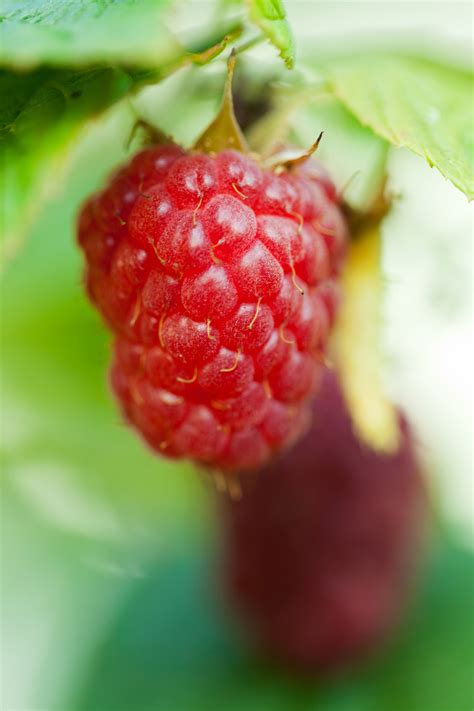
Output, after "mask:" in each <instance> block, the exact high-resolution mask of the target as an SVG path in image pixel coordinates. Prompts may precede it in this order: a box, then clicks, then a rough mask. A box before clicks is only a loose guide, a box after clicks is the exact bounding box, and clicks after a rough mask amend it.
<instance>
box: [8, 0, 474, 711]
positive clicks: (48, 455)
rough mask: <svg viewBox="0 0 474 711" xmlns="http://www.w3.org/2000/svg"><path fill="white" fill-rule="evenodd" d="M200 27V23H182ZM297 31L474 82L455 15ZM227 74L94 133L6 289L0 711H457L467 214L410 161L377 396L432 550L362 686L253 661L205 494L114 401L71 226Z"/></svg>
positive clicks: (387, 18)
mask: <svg viewBox="0 0 474 711" xmlns="http://www.w3.org/2000/svg"><path fill="white" fill-rule="evenodd" d="M206 9H207V6H206V3H195V6H194V13H196V14H199V13H200V12H201V10H202V11H204V10H206ZM288 11H289V16H290V21H291V23H292V26H293V29H294V32H295V35H296V37H297V40H298V46H301V51H302V53H303V54H304V52H305V51H309V50H311V49H312V48H313V46H314V45H315V44H318V46H319V47H320V48H321V51H323V50H326V51H330V49H331V46H333V45H337V43H339V44H340V43H341V42H345V41H347V35H348V33H350V35H351V41H352V43H353V44H354V46H361V45H363V46H366V45H367V42H369V43H370V41H371V39H370V38H373V41H374V44H375V41H376V42H377V44H378V45H380V43H381V41H383V38H384V37H385V38H387V41H388V38H390V41H391V42H392V43H394V44H396V45H400V46H404V47H407V48H408V49H410V48H414V46H415V45H420V43H421V44H422V49H423V51H425V52H426V53H430V54H432V55H435V56H438V57H441V58H449V59H450V60H452V61H456V62H458V63H463V62H466V61H468V60H466V57H467V56H468V54H469V47H470V40H469V34H468V33H469V19H470V17H471V14H472V11H471V10H470V7H469V4H468V3H459V2H454V3H453V2H451V3H448V2H445V3H444V2H438V3H433V2H422V3H416V2H410V3H406V2H387V3H386V2H375V3H364V2H335V3H328V2H325V3H310V2H290V3H288ZM188 22H189V25H190V26H192V22H193V16H192V15H191V16H190V17H189V19H188ZM418 49H420V46H418ZM254 56H255V59H254V60H252V59H250V60H249V68H248V71H249V72H250V73H252V72H254V71H255V70H254V68H253V67H254V64H252V61H253V62H255V61H256V59H258V60H259V62H260V64H259V67H260V69H259V71H260V72H261V73H262V75H265V73H270V74H271V69H272V57H271V56H269V55H268V51H267V50H266V49H265V48H264V47H262V48H259V49H258V50H256V52H255V55H254ZM222 67H223V65H222V63H217V64H216V65H212V66H211V67H209V68H206V69H203V70H197V69H193V70H189V69H186V70H184V71H181V72H179V73H178V75H176V76H175V77H173V78H172V79H170V80H167V81H165V82H164V84H163V85H160V86H159V87H158V88H150V89H147V90H145V91H144V92H143V93H142V95H141V96H140V97H138V98H137V99H134V101H133V110H132V106H131V103H130V102H125V103H124V104H123V105H121V106H119V107H118V108H117V109H114V110H113V111H112V112H109V114H108V115H107V116H106V117H105V118H104V119H102V120H100V121H97V122H96V124H95V125H94V126H93V127H92V129H91V130H90V132H89V134H88V136H87V137H86V138H85V139H84V140H83V141H81V143H80V145H78V147H77V152H76V155H75V157H74V160H73V163H72V169H71V171H70V174H69V177H68V178H67V180H65V181H64V182H63V184H62V185H61V188H60V191H59V194H58V195H57V197H56V198H55V200H54V201H53V202H51V203H50V204H48V206H47V207H46V208H45V209H44V211H43V213H42V214H41V215H40V217H39V218H38V220H37V221H36V224H35V227H34V229H33V231H32V233H31V235H30V236H29V239H28V241H27V243H26V246H25V247H24V249H22V251H21V252H20V253H19V254H18V255H17V256H16V257H15V259H14V260H12V261H11V262H10V263H9V264H8V266H7V268H6V271H5V274H4V275H3V279H2V327H1V337H2V356H1V357H2V361H1V381H2V382H1V387H2V417H1V430H2V431H1V435H2V470H3V472H4V474H3V476H2V484H1V486H2V490H1V494H2V504H1V513H2V521H1V545H2V558H1V561H2V562H1V633H2V659H1V667H2V673H1V686H2V697H1V698H2V709H5V711H40V710H41V711H43V710H44V711H53V710H54V709H58V710H59V709H61V711H65V710H67V711H72V710H73V709H74V710H76V709H77V711H79V710H81V711H115V709H117V710H118V709H127V711H132V710H133V711H145V710H151V709H159V710H160V711H168V710H169V711H178V710H179V711H181V709H185V710H187V709H190V710H192V709H215V708H222V709H226V710H227V709H236V710H237V709H239V710H240V709H245V710H247V709H263V708H265V709H266V708H268V709H285V710H288V711H289V710H290V709H291V710H293V709H315V710H318V711H375V710H377V711H470V709H472V708H473V706H474V688H473V681H472V679H473V672H474V668H473V666H474V665H473V662H474V619H473V607H472V603H473V595H474V561H473V555H472V552H471V551H472V545H473V541H474V539H473V511H472V506H473V501H472V493H473V491H472V479H471V476H472V471H471V470H472V459H471V446H470V436H469V435H470V429H471V425H472V419H471V407H472V401H471V394H470V393H471V388H472V379H471V376H472V337H471V331H470V323H471V312H470V308H471V291H470V289H471V272H470V262H471V260H469V259H467V256H468V255H469V254H471V246H470V231H471V228H472V211H471V210H470V208H469V206H468V204H467V202H466V200H465V198H464V196H463V195H462V194H461V193H459V192H457V191H456V190H455V189H454V188H453V187H452V186H451V185H450V184H448V183H447V182H446V181H445V180H444V179H443V178H441V176H440V175H439V174H438V173H436V172H434V171H430V170H429V168H428V167H427V165H426V164H425V163H424V162H423V161H422V160H421V159H419V158H416V157H414V156H412V155H410V154H408V153H407V152H405V151H403V150H400V151H396V152H392V153H391V154H390V159H389V168H390V187H391V188H392V189H393V190H394V192H395V193H397V194H399V198H398V199H397V201H396V202H395V205H394V209H393V212H392V214H391V215H390V217H389V218H388V220H387V221H386V223H385V225H384V233H383V236H384V270H385V274H386V290H385V306H384V323H385V326H384V339H385V346H386V353H387V363H386V373H385V375H386V380H387V383H388V384H389V387H390V390H391V392H392V395H393V397H394V399H395V400H396V401H397V402H398V403H399V404H401V405H402V406H403V407H404V408H405V409H406V411H407V412H408V414H409V416H410V418H411V420H412V422H413V424H414V427H415V429H416V431H417V435H418V438H419V440H420V446H421V452H422V456H423V459H424V462H425V466H426V469H427V474H428V478H429V482H430V488H431V489H432V491H433V499H434V502H435V508H436V519H437V521H438V526H437V528H438V529H439V530H438V531H437V532H436V534H435V535H434V540H433V545H432V551H431V554H430V557H429V561H428V562H427V564H426V569H425V570H424V572H423V583H422V585H421V588H420V592H419V595H418V598H417V601H416V603H415V605H414V608H413V610H412V612H411V615H410V616H409V618H408V619H407V621H406V622H405V624H404V626H403V628H402V629H401V630H400V631H399V633H398V634H397V636H396V639H395V640H394V641H393V644H392V645H391V647H389V648H388V649H386V650H384V651H383V653H382V654H381V655H380V657H379V658H377V659H376V660H375V661H374V662H373V663H372V664H371V665H369V666H368V667H367V668H364V669H362V670H360V671H357V672H354V673H353V674H348V675H347V676H346V677H344V678H342V679H340V680H338V681H337V682H332V683H328V684H323V683H320V684H315V683H309V682H304V683H303V682H298V681H296V680H294V679H291V678H287V677H285V676H284V675H282V673H281V672H278V671H276V670H272V669H270V668H267V667H265V666H263V665H261V664H260V663H257V662H256V661H255V660H253V659H252V658H249V657H248V655H247V653H246V650H245V646H244V644H243V642H242V640H241V639H240V635H239V630H238V629H236V628H235V626H234V625H233V623H232V621H231V620H230V619H229V617H228V615H227V614H226V612H225V608H224V605H223V603H222V599H221V594H220V589H219V581H218V578H217V567H216V560H217V558H218V554H219V538H218V528H217V526H216V522H215V520H214V513H213V504H214V501H213V498H214V494H213V492H211V491H210V490H209V489H208V488H207V487H206V485H205V484H204V483H203V482H202V481H201V480H200V479H199V477H198V476H196V473H195V472H194V471H193V470H192V467H191V466H189V465H186V464H176V463H172V464H171V463H169V462H167V461H166V460H160V459H157V458H155V457H154V456H152V455H151V454H150V453H149V452H148V451H147V450H146V449H145V447H144V446H143V445H142V444H141V442H140V441H139V440H138V439H137V438H136V437H135V435H134V434H133V433H132V432H130V431H129V430H128V429H126V428H125V427H124V426H123V425H122V424H121V422H120V418H119V416H118V413H117V411H116V409H115V407H114V405H113V403H112V401H111V398H110V396H109V393H108V389H107V384H106V376H105V372H106V368H107V362H108V357H109V346H108V341H109V338H108V335H107V333H106V332H105V331H104V329H103V328H102V325H101V323H100V321H99V318H98V316H97V315H96V313H95V312H94V311H93V310H92V308H90V306H89V304H88V303H87V301H86V299H85V296H84V294H83V290H82V287H81V258H80V255H79V252H78V250H77V248H76V246H75V243H74V221H75V215H76V212H77V208H78V205H79V203H80V201H81V200H82V199H83V198H84V197H85V196H86V195H87V194H88V193H89V192H91V191H92V190H93V189H95V188H96V187H98V185H99V184H100V182H101V180H102V179H103V176H104V175H105V174H106V173H107V172H108V171H109V170H110V169H111V168H112V167H113V166H115V165H116V164H117V162H119V161H120V160H121V159H123V158H124V157H125V155H126V149H125V147H124V145H125V143H124V137H125V136H126V135H127V133H128V132H129V130H130V127H131V125H132V123H133V121H134V116H135V115H136V112H139V113H141V114H143V115H145V116H149V117H150V118H155V120H156V121H157V122H158V123H159V124H160V125H161V127H162V128H164V129H165V130H171V131H172V133H173V134H174V135H175V136H176V138H177V139H179V140H182V141H184V142H185V143H189V142H190V141H191V140H192V139H193V138H194V137H195V136H196V135H198V134H199V132H200V130H201V128H202V127H204V126H205V125H206V123H207V121H208V120H209V119H210V117H211V116H212V115H213V113H214V112H215V110H216V106H217V103H218V96H219V89H218V87H219V86H220V83H221V80H222ZM163 106H166V107H167V111H166V112H163V109H162V107H163ZM325 111H326V109H325V107H324V106H323V104H321V105H320V106H317V107H316V109H315V110H314V113H313V114H311V115H310V116H309V115H308V114H306V115H304V116H303V115H302V116H301V117H300V118H298V119H297V121H296V124H295V135H296V136H297V137H298V139H299V140H301V141H302V142H305V141H308V139H309V138H311V137H314V135H316V134H317V133H318V131H319V130H320V128H321V127H324V128H325V127H326V126H325V124H324V122H325V121H327V120H328V119H327V116H328V114H327V113H325ZM334 121H335V120H334ZM340 123H341V131H342V134H343V135H344V136H345V140H346V141H347V146H346V144H344V151H343V150H342V149H341V144H340V143H338V142H337V136H338V133H337V132H336V129H335V130H334V132H333V134H332V138H331V131H329V132H328V133H329V136H328V137H327V140H325V152H324V153H322V156H323V159H324V160H325V162H326V163H327V164H328V165H329V166H330V167H332V168H333V169H334V170H335V171H336V173H337V172H338V171H339V175H337V177H338V180H339V183H340V184H342V183H343V182H344V178H345V177H347V175H350V174H351V172H352V171H353V170H354V163H355V164H358V162H360V160H361V157H360V155H361V154H360V151H361V148H360V146H361V140H362V141H363V140H364V139H363V136H364V131H363V130H362V129H361V127H360V126H359V125H356V124H355V122H352V123H351V122H350V121H349V122H346V121H345V118H344V117H343V118H342V119H341V121H340ZM336 124H337V122H336V121H335V122H334V126H335V127H336ZM361 137H362V138H361ZM362 145H363V144H362ZM371 145H372V144H371ZM346 148H347V149H346ZM364 150H365V149H363V150H362V155H364V154H365V153H364ZM371 150H375V152H377V148H376V147H375V148H373V145H372V148H371ZM358 151H359V153H358Z"/></svg>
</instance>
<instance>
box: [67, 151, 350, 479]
mask: <svg viewBox="0 0 474 711" xmlns="http://www.w3.org/2000/svg"><path fill="white" fill-rule="evenodd" d="M345 239H346V226H345V222H344V219H343V216H342V213H341V211H340V209H339V206H338V204H337V199H336V195H335V191H334V189H333V187H332V186H331V184H330V183H329V181H328V179H327V177H326V176H323V174H322V173H320V172H314V173H313V172H312V169H311V166H310V163H309V162H306V163H305V164H303V165H302V166H297V167H295V168H293V169H286V168H285V167H283V166H280V169H279V171H278V170H272V169H269V170H264V169H263V168H262V167H261V166H259V165H258V164H257V162H255V161H254V160H252V159H251V158H250V157H247V156H246V155H243V154H242V153H239V152H237V151H230V150H225V151H222V152H220V153H217V154H213V155H206V154H204V153H197V152H191V153H185V152H184V151H183V150H182V149H181V148H179V147H177V146H176V145H173V144H169V145H163V146H158V147H152V148H148V149H146V150H144V151H142V152H141V153H139V154H138V155H136V156H135V157H134V158H133V159H132V161H131V162H130V163H129V165H127V166H126V167H124V168H122V169H121V170H120V171H119V172H118V173H117V174H116V175H115V176H113V177H112V179H111V181H110V182H109V184H108V186H107V187H106V188H105V190H103V191H102V192H101V193H99V194H98V195H96V196H94V197H93V198H92V199H90V200H89V201H88V202H87V203H86V205H85V206H84V208H83V210H82V213H81V216H80V220H79V243H80V245H81V247H82V249H83V251H84V253H85V257H86V262H87V268H86V285H87V290H88V293H89V295H90V298H91V299H92V301H93V302H94V304H95V305H96V307H97V308H98V309H99V311H100V312H101V314H102V315H103V317H104V318H105V320H106V322H107V323H108V325H109V326H110V328H111V329H112V331H113V332H114V334H115V358H114V363H113V366H112V385H113V388H114V391H115V393H116V395H117V397H118V399H119V401H120V403H121V406H122V409H123V412H124V414H125V416H126V418H127V420H128V421H129V422H130V423H131V424H132V425H134V426H135V427H136V428H137V429H138V430H139V431H140V432H141V433H142V435H143V436H144V437H145V439H146V440H147V441H148V443H149V444H150V445H151V446H152V447H153V448H154V449H155V450H156V451H158V452H160V453H162V454H164V455H166V456H172V457H180V456H186V457H191V458H193V459H195V460H197V461H199V462H202V463H205V464H207V465H212V466H216V467H220V468H222V469H223V470H234V469H239V470H242V469H251V468H255V467H257V466H258V465H261V464H262V463H263V462H264V461H265V460H266V459H267V458H268V456H269V454H270V453H271V452H272V451H274V450H275V449H277V448H279V447H281V446H282V445H283V444H285V443H287V442H288V441H289V440H291V438H293V437H295V436H296V434H297V433H298V432H299V431H300V430H301V428H302V427H303V425H304V422H305V412H306V410H307V405H306V404H305V402H306V401H307V399H308V396H309V394H310V393H312V392H313V390H314V388H315V387H316V385H317V382H318V379H319V375H320V370H321V360H322V354H323V352H324V348H325V346H326V341H327V337H328V333H329V329H330V326H331V323H332V321H333V318H334V311H335V306H336V304H337V284H336V281H337V276H338V272H339V268H340V265H341V260H342V258H343V254H344V244H345Z"/></svg>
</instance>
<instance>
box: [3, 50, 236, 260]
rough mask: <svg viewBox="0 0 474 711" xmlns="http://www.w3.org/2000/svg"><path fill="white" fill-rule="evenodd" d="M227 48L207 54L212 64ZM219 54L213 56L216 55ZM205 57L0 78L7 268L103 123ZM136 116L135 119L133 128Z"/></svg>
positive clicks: (6, 74)
mask: <svg viewBox="0 0 474 711" xmlns="http://www.w3.org/2000/svg"><path fill="white" fill-rule="evenodd" d="M224 46H225V42H224V41H223V39H222V37H221V40H220V42H219V43H218V44H217V45H213V46H212V47H209V44H207V49H205V50H203V53H204V56H205V57H206V58H208V57H212V56H215V53H219V52H220V51H222V49H223V48H224ZM211 49H212V50H214V49H215V52H214V51H210V50H211ZM203 53H199V54H192V55H189V54H188V53H186V52H185V50H184V49H183V50H181V51H180V54H179V55H176V56H175V59H174V63H172V64H169V63H166V64H162V65H156V66H154V67H152V68H151V69H148V70H147V69H131V70H126V69H125V68H121V67H119V66H117V67H107V66H105V65H104V66H100V67H91V68H84V69H81V70H72V69H60V68H57V69H56V68H54V67H53V68H51V67H41V68H38V69H36V70H35V71H33V72H31V73H29V74H17V73H15V72H12V71H3V72H0V95H1V96H2V97H3V100H2V103H1V105H0V155H1V161H0V193H1V194H2V207H3V225H2V227H3V229H2V233H3V238H2V245H1V253H0V258H1V261H4V260H5V259H6V258H7V257H8V256H10V255H11V254H12V253H14V252H15V250H16V249H17V247H18V245H19V244H21V241H22V240H23V238H24V236H25V234H26V232H27V230H28V229H29V227H30V225H31V223H32V221H33V220H34V219H35V217H36V216H37V214H38V211H39V209H40V208H41V206H42V205H43V203H44V202H45V201H46V200H47V199H48V198H49V197H51V196H52V195H54V194H55V193H56V192H58V191H60V190H61V187H62V183H63V179H64V175H65V174H66V172H67V169H68V167H69V165H70V163H71V159H72V157H73V155H74V151H75V149H76V147H77V145H78V144H80V142H81V140H82V138H83V137H84V136H85V135H87V133H88V132H89V130H91V129H93V128H95V126H96V122H97V119H98V117H100V115H101V114H103V113H104V112H105V111H106V110H107V109H109V108H111V107H112V106H114V105H115V104H117V102H119V101H120V100H121V99H124V98H125V97H127V96H128V95H130V94H131V93H134V92H136V91H137V90H138V89H140V88H141V87H142V86H144V85H145V84H148V83H150V82H155V83H157V82H160V81H161V80H162V79H164V78H165V77H166V76H167V75H168V74H170V73H171V72H172V71H174V70H175V69H177V68H178V67H179V66H181V65H182V64H184V63H185V62H187V61H191V62H195V61H201V58H202V56H203ZM132 120H133V117H132V114H131V112H129V121H132Z"/></svg>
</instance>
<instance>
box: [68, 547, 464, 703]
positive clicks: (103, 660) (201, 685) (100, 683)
mask: <svg viewBox="0 0 474 711" xmlns="http://www.w3.org/2000/svg"><path fill="white" fill-rule="evenodd" d="M473 573H474V562H473V557H472V555H470V554H469V553H467V552H464V551H462V550H460V549H457V548H455V547H454V546H453V545H449V544H444V545H443V546H441V547H440V549H439V550H438V551H437V553H436V555H435V556H434V559H433V561H432V565H431V567H430V569H429V571H428V574H427V576H426V580H425V584H424V586H423V589H422V591H421V594H420V596H419V599H418V605H417V606H416V607H415V609H414V610H413V613H412V615H411V617H410V619H409V621H408V624H406V625H405V627H404V629H403V630H402V632H401V634H399V636H398V638H397V640H395V643H394V644H393V645H392V646H391V648H390V649H387V650H386V652H385V654H383V655H382V656H381V657H379V658H377V659H376V660H375V661H374V663H373V664H372V665H369V666H368V667H367V668H365V669H364V668H362V669H361V670H359V671H358V672H354V673H351V674H346V675H345V676H343V677H341V678H339V679H337V680H336V683H328V682H317V681H311V680H308V679H306V680H303V679H294V678H293V679H292V678H290V677H287V676H285V675H284V674H283V673H282V672H281V670H279V669H272V668H270V667H267V666H265V665H263V664H260V665H256V664H255V660H254V659H252V658H251V657H250V658H249V657H248V656H246V650H245V649H244V648H243V645H242V643H239V642H238V640H237V639H236V635H235V634H233V633H232V631H231V629H230V627H229V621H228V620H227V619H226V617H225V615H224V613H223V610H222V607H221V606H220V605H219V599H218V593H216V594H215V595H213V594H212V593H211V592H210V585H209V580H210V579H211V580H213V581H214V580H215V575H216V572H215V570H212V569H211V570H209V562H208V561H205V560H203V558H202V556H200V557H199V555H198V556H196V555H194V556H189V557H188V558H181V559H177V558H174V559H173V560H172V561H169V562H168V564H167V565H164V564H163V561H162V560H161V562H160V565H159V566H157V567H156V568H155V571H153V572H150V574H149V575H148V576H147V577H146V578H145V579H144V582H143V583H142V584H141V585H137V586H136V589H135V591H134V592H133V593H132V595H131V596H130V598H129V600H128V601H127V602H126V604H125V605H124V606H123V608H122V610H120V612H119V613H118V615H117V618H116V620H115V624H114V625H112V626H111V628H110V632H109V635H108V637H107V638H106V639H105V640H104V641H103V643H102V644H101V645H100V647H99V648H98V649H97V651H96V655H95V658H94V663H93V664H92V665H91V667H90V672H89V674H88V675H87V677H86V679H85V680H84V684H83V688H82V690H81V694H80V699H79V700H78V702H77V703H76V704H73V705H72V707H73V708H75V709H76V710H77V711H102V709H114V710H115V711H122V710H123V711H128V709H131V708H133V709H134V711H148V710H149V709H152V708H157V709H158V708H159V709H173V711H208V710H209V709H213V708H222V709H226V711H243V710H244V709H245V711H247V709H248V710H252V711H253V710H254V709H255V711H257V709H262V708H265V709H268V710H269V711H293V709H312V710H313V711H401V709H409V711H426V710H427V709H431V710H432V711H452V709H456V711H468V710H469V709H470V708H472V704H473V703H474V697H473V689H472V680H471V665H472V661H473V649H472V645H471V644H470V642H469V640H468V635H466V624H467V623H468V620H469V619H471V617H472V616H471V612H470V608H471V595H472V576H473ZM190 630H192V634H190ZM118 679H120V683H117V680H118Z"/></svg>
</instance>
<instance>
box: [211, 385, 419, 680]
mask: <svg viewBox="0 0 474 711" xmlns="http://www.w3.org/2000/svg"><path fill="white" fill-rule="evenodd" d="M313 414H314V421H313V425H312V428H311V430H310V431H308V433H307V434H306V435H305V437H304V438H303V439H301V440H300V441H299V442H298V444H297V445H296V446H295V447H294V448H293V449H291V450H289V451H288V452H286V453H285V454H284V455H283V456H282V457H281V458H280V459H278V460H276V461H275V462H274V463H273V464H270V465H269V466H268V467H267V468H266V469H264V470H262V471H261V472H259V475H258V478H256V480H255V481H254V480H253V477H249V476H247V477H246V478H245V480H243V482H242V483H243V485H244V490H243V498H242V500H241V501H238V502H231V501H230V502H227V501H226V502H225V505H224V511H223V513H224V524H225V528H226V533H227V536H226V539H227V543H226V546H225V548H224V551H223V564H224V568H225V570H226V576H227V580H226V585H227V589H228V591H229V593H230V599H231V601H232V605H233V606H234V607H235V608H236V609H237V610H238V611H239V613H240V615H241V617H242V620H243V622H244V623H245V624H246V626H247V628H248V631H249V632H250V634H251V636H253V638H254V642H255V644H256V646H257V647H258V648H259V649H260V650H263V652H264V653H265V654H266V655H268V656H270V657H271V658H273V659H276V660H278V661H280V662H283V663H284V664H286V665H287V666H289V667H290V668H293V669H294V670H295V671H298V672H304V673H314V672H323V673H329V672H334V671H336V670H338V669H340V668H341V667H343V666H346V665H348V664H353V663H354V662H357V661H358V660H360V659H361V658H363V657H364V656H365V655H366V654H367V653H368V652H370V651H372V650H374V649H375V648H376V647H377V645H378V644H379V643H380V642H381V641H383V639H384V638H385V636H386V635H387V633H388V632H389V630H390V629H391V628H393V625H394V623H395V621H396V620H397V618H398V617H399V615H400V613H401V611H402V609H403V603H404V601H405V598H406V597H407V591H408V589H409V588H410V582H411V580H412V575H413V572H414V563H415V561H416V559H417V557H418V556H419V553H420V542H421V539H422V538H423V536H422V535H421V534H422V531H423V529H424V523H425V516H424V514H425V513H426V499H425V492H424V488H423V483H422V479H421V477H420V474H419V468H418V463H417V460H416V456H415V452H414V449H413V442H412V437H411V434H410V430H409V428H408V426H407V423H406V421H405V420H403V419H402V418H400V428H401V443H400V447H399V450H398V451H397V452H396V453H395V454H393V455H382V454H378V453H376V452H374V451H372V450H369V449H367V448H366V447H365V446H364V445H362V444H361V443H360V442H359V440H358V439H357V438H356V436H355V434H354V432H353V429H352V425H351V421H350V417H349V415H348V413H347V410H346V409H345V406H344V404H343V401H342V395H341V392H340V390H339V387H338V384H337V381H336V379H335V377H334V376H332V375H327V376H326V377H325V379H324V381H323V385H322V388H321V390H320V392H319V394H318V396H317V397H316V399H315V401H314V404H313Z"/></svg>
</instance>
